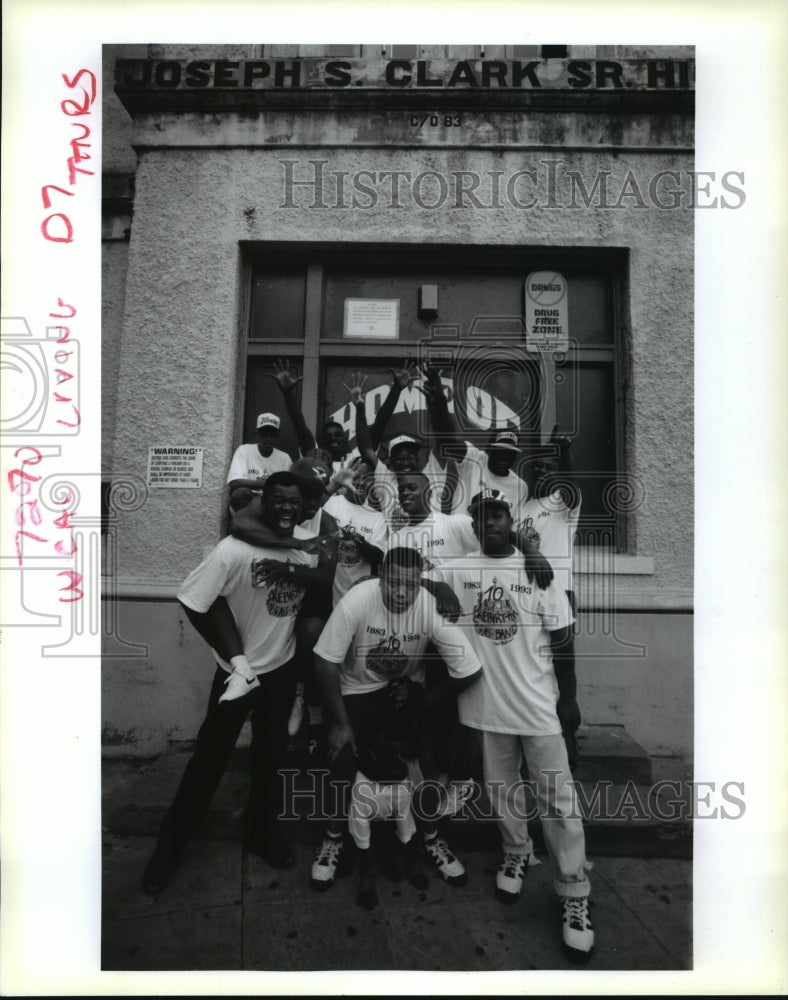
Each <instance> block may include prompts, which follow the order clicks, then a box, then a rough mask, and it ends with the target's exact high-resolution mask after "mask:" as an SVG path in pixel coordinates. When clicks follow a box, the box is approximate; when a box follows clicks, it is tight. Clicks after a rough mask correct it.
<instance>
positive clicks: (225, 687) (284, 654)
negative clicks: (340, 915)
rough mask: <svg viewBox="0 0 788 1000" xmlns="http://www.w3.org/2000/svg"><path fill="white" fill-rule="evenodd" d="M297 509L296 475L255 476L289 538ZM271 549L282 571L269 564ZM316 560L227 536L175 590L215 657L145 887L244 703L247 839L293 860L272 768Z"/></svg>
mask: <svg viewBox="0 0 788 1000" xmlns="http://www.w3.org/2000/svg"><path fill="white" fill-rule="evenodd" d="M301 515H302V494H301V487H300V485H299V480H298V479H297V477H296V476H294V475H293V474H291V473H289V472H276V473H274V474H273V475H272V476H270V477H269V478H268V479H267V480H266V482H265V485H264V486H263V500H262V515H261V516H262V520H263V521H264V523H265V525H266V526H267V527H268V528H269V529H270V530H271V531H272V532H274V533H275V534H276V535H277V536H279V537H281V538H283V539H293V540H294V542H295V540H297V539H299V538H301V537H302V535H303V533H302V531H301V529H300V528H299V527H298V526H297V525H298V522H299V520H300V519H301ZM272 559H275V560H278V562H277V563H276V565H277V566H280V565H281V566H282V567H283V571H281V572H277V573H276V574H272V573H271V572H270V567H271V560H272ZM316 562H317V557H316V556H313V555H310V554H309V553H307V552H304V551H302V550H300V549H297V548H287V549H281V548H280V549H276V550H274V549H267V548H263V547H260V546H254V545H249V544H248V543H246V542H243V541H240V540H239V539H237V538H232V537H227V538H223V539H222V541H221V542H219V544H218V545H217V546H216V548H215V549H214V550H213V551H212V552H211V553H210V554H209V555H208V556H207V557H206V558H205V559H204V560H203V561H202V562H201V563H200V565H199V566H198V567H197V568H196V569H194V570H193V571H192V572H191V573H190V574H189V576H188V577H187V578H186V580H184V582H183V584H182V586H181V588H180V591H179V593H178V600H179V601H180V603H181V606H182V607H183V609H184V611H185V613H186V615H187V616H188V618H189V621H191V623H192V624H193V625H194V627H195V628H196V629H197V631H198V632H199V633H200V635H201V636H202V637H203V639H205V641H206V642H207V643H208V644H209V645H210V646H211V647H212V651H213V653H214V656H215V657H216V660H217V664H218V665H217V668H216V673H215V675H214V679H213V685H212V687H211V693H210V697H209V700H208V710H207V712H206V716H205V720H204V722H203V724H202V726H201V727H200V731H199V733H198V735H197V740H196V745H195V750H194V754H193V755H192V758H191V760H190V761H189V763H188V764H187V765H186V769H185V771H184V774H183V777H182V779H181V783H180V786H179V788H178V791H177V793H176V795H175V799H174V801H173V803H172V806H171V807H170V809H169V811H168V812H167V814H166V815H165V817H164V820H163V822H162V825H161V830H160V832H159V838H158V843H157V845H156V849H155V851H154V852H153V855H152V856H151V858H150V861H149V862H148V865H147V867H146V869H145V874H144V876H143V888H144V890H145V891H146V892H149V893H152V894H157V893H159V892H161V890H162V889H164V887H165V886H166V885H167V883H168V882H169V880H170V878H171V876H172V874H173V872H174V870H175V868H176V866H177V864H178V862H179V861H180V858H181V855H182V854H183V851H184V849H185V847H186V844H187V842H188V841H189V839H190V837H191V836H192V834H193V832H194V830H195V828H196V826H197V824H198V823H199V821H200V820H201V819H202V817H203V816H204V814H205V812H206V811H207V809H208V806H209V805H210V802H211V799H212V797H213V793H214V791H215V790H216V787H217V785H218V784H219V780H220V779H221V777H222V774H223V773H224V770H225V768H226V766H227V762H228V760H229V758H230V754H231V753H232V750H233V747H234V746H235V743H236V740H237V739H238V734H239V733H240V731H241V727H242V726H243V724H244V721H245V720H246V717H247V715H249V713H250V712H251V718H252V744H251V747H250V754H249V770H250V779H251V780H250V789H249V808H248V813H247V823H248V835H249V849H250V850H251V851H252V852H253V853H255V854H259V855H260V856H261V857H262V858H263V859H264V860H266V861H267V862H268V863H269V864H271V865H273V866H274V867H278V868H283V867H289V866H290V865H291V864H292V863H293V857H292V853H291V850H290V847H289V846H288V844H286V843H285V841H284V839H283V838H282V835H281V833H280V831H279V827H278V820H277V817H278V815H279V814H280V813H281V811H282V782H281V779H280V776H279V774H278V771H279V769H280V767H281V766H282V761H283V756H284V753H285V750H286V748H287V739H288V737H287V719H288V715H289V713H290V707H291V705H292V704H293V696H294V693H295V687H296V674H295V671H294V669H293V655H294V650H295V637H294V626H295V621H296V615H297V614H298V611H299V608H300V606H301V600H302V598H303V595H304V584H305V581H306V578H307V576H308V575H311V573H312V567H314V566H315V564H316Z"/></svg>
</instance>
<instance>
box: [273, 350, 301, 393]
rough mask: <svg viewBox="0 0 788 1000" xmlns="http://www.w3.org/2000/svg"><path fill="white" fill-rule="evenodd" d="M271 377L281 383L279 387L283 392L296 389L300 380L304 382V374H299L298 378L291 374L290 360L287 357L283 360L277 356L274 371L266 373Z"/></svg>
mask: <svg viewBox="0 0 788 1000" xmlns="http://www.w3.org/2000/svg"><path fill="white" fill-rule="evenodd" d="M266 374H267V375H268V377H269V378H272V379H273V380H274V381H275V382H278V383H279V388H280V389H281V390H282V392H283V393H284V392H290V390H291V389H294V388H295V387H296V386H297V385H298V383H299V382H303V380H304V376H303V375H299V376H298V378H293V376H292V375H291V374H290V362H289V361H288V359H287V358H285V360H284V361H282V359H281V358H277V359H276V361H275V362H274V370H273V372H267V373H266Z"/></svg>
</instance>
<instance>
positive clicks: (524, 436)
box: [242, 244, 627, 551]
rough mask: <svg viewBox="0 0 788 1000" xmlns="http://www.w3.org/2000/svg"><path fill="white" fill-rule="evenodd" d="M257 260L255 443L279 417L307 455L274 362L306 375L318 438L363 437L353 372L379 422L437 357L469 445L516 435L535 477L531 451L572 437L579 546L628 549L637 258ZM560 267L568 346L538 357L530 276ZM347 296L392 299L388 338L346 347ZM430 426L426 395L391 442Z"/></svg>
mask: <svg viewBox="0 0 788 1000" xmlns="http://www.w3.org/2000/svg"><path fill="white" fill-rule="evenodd" d="M245 250H246V255H247V257H246V259H247V261H248V266H249V275H250V303H251V307H250V318H249V324H248V329H249V340H248V346H247V350H248V357H247V380H246V395H245V406H244V418H243V428H242V436H243V440H247V441H250V440H253V438H254V419H255V415H256V414H257V413H258V412H260V411H261V410H264V409H268V410H273V411H274V412H276V413H278V414H280V416H281V417H282V438H281V442H282V444H281V446H282V447H283V448H285V449H286V450H288V451H290V453H291V454H292V455H293V457H296V455H297V450H296V449H297V444H296V441H295V435H294V434H293V433H292V431H291V429H290V426H289V422H288V420H287V417H286V413H285V410H284V405H283V401H282V399H281V396H280V394H279V391H278V389H277V387H276V385H275V383H274V382H273V381H272V380H271V379H270V378H268V374H270V373H271V372H272V370H273V369H272V366H273V363H274V361H275V359H277V358H280V357H282V358H284V357H287V358H289V360H290V363H291V365H292V366H293V370H294V372H295V373H297V374H298V375H303V376H304V381H303V382H302V383H300V386H299V391H300V401H301V406H302V410H303V412H304V416H305V418H306V421H307V423H308V425H309V426H310V427H311V428H313V429H317V427H318V426H320V425H321V424H322V423H323V422H324V421H325V420H327V419H335V420H338V421H339V422H340V423H343V424H345V426H346V427H347V428H348V431H349V433H350V435H351V438H352V437H353V436H354V423H353V413H352V411H351V408H350V406H349V405H348V396H347V392H346V390H345V389H344V388H343V383H344V384H347V383H348V381H349V376H350V375H351V373H352V372H354V371H362V372H363V373H365V374H366V375H367V383H366V386H365V389H366V391H367V417H368V419H369V420H370V422H371V421H372V419H374V415H375V412H376V411H377V408H378V407H379V406H380V403H381V402H382V400H383V399H384V398H385V395H386V391H387V389H386V387H387V386H388V385H389V384H390V382H391V374H390V368H392V367H399V366H401V365H403V364H404V363H405V362H406V361H408V360H412V361H420V360H421V359H423V358H424V357H425V356H426V355H427V354H429V355H430V356H431V357H432V358H433V360H434V361H435V362H436V363H439V364H440V366H441V367H442V368H443V370H444V384H445V385H446V387H447V392H448V394H449V396H450V398H451V400H452V405H453V406H454V409H455V416H456V419H457V421H458V423H459V424H460V426H461V427H462V429H463V432H464V434H465V436H466V438H467V439H469V440H472V441H473V442H474V443H476V444H477V445H479V446H483V445H484V442H485V441H486V439H487V436H488V434H489V429H490V428H491V427H493V426H497V425H504V424H510V425H514V426H516V427H517V428H518V430H519V432H520V435H521V440H522V442H523V446H524V452H523V459H522V463H521V468H520V471H521V474H522V475H524V476H525V478H528V452H529V449H530V448H532V447H533V446H534V445H537V444H539V443H540V441H541V442H546V441H547V439H548V438H549V436H550V433H551V430H552V428H553V426H554V424H555V423H558V424H559V425H560V427H561V430H562V431H563V432H564V433H567V434H568V435H570V437H571V438H572V441H573V456H574V462H575V472H576V478H577V482H578V486H579V487H580V489H581V491H582V498H583V506H582V513H581V519H580V528H579V541H580V543H581V544H586V545H604V546H614V547H615V548H616V549H617V550H618V551H623V550H624V547H625V540H626V536H625V524H624V522H623V520H622V516H621V515H620V514H619V515H615V514H614V513H613V512H611V510H610V508H609V501H608V499H607V497H608V495H609V492H610V487H611V484H612V483H614V481H615V479H616V476H617V474H618V473H619V472H620V470H622V469H623V468H624V464H623V461H622V456H621V442H622V441H623V434H622V432H621V420H622V413H621V381H622V380H621V359H620V350H621V348H620V344H621V340H622V335H621V327H622V319H621V316H620V315H619V313H620V308H621V307H620V302H621V288H622V287H623V285H624V281H625V277H626V264H627V259H626V252H625V251H621V250H618V251H615V250H609V249H604V250H603V249H591V250H589V249H577V248H567V249H555V248H550V249H547V248H521V249H511V248H484V249H479V248H476V247H452V246H435V245H433V246H427V247H425V246H411V245H409V246H379V245H374V246H368V245H364V246H359V245H356V246H353V245H348V246H346V247H343V248H337V247H336V245H332V246H331V247H327V246H321V245H294V244H287V245H272V244H268V245H266V246H262V247H261V246H257V245H255V246H249V247H246V248H245ZM550 269H552V270H555V271H558V272H560V273H561V274H562V275H563V276H564V278H565V279H566V287H567V302H568V307H567V308H568V328H569V338H570V339H569V347H568V349H567V350H566V351H562V352H552V353H543V352H531V351H528V350H527V349H526V343H525V335H524V319H523V317H524V287H525V280H526V277H527V275H528V274H529V273H531V272H532V271H538V270H550ZM423 286H432V287H433V288H436V289H437V313H435V312H431V311H426V312H425V311H424V310H422V309H420V298H419V295H420V289H422V287H423ZM349 299H355V300H361V302H362V304H370V303H379V302H381V300H382V304H381V305H380V309H382V312H381V315H382V316H383V317H384V320H383V325H382V326H380V327H373V328H372V329H371V332H370V334H369V335H368V336H354V337H352V338H350V337H348V336H346V335H345V334H346V325H345V324H346V318H345V313H346V303H347V300H349ZM392 303H396V307H395V306H393V305H392ZM395 311H396V313H397V320H398V321H397V328H396V337H393V338H392V337H390V336H385V337H384V336H378V335H376V333H377V334H382V333H385V327H386V324H387V323H391V322H393V319H392V318H391V317H392V316H393V315H394V312H395ZM356 332H358V331H356ZM362 332H363V331H362ZM425 419H426V413H425V411H424V409H423V400H422V397H421V394H420V393H419V392H418V390H417V389H416V388H415V387H413V388H412V389H411V390H410V391H408V392H406V393H404V394H403V398H402V399H401V400H400V404H399V406H398V409H397V411H396V412H395V414H394V417H393V418H392V420H391V422H390V424H389V426H388V427H387V432H388V434H389V435H392V436H393V435H394V434H396V433H402V432H407V431H411V432H416V433H424V431H425V430H426V429H427V428H426V427H425ZM387 436H388V435H387Z"/></svg>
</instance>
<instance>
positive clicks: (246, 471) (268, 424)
mask: <svg viewBox="0 0 788 1000" xmlns="http://www.w3.org/2000/svg"><path fill="white" fill-rule="evenodd" d="M279 424H280V420H279V417H277V415H276V414H275V413H261V414H260V415H259V416H258V417H257V443H256V444H242V445H240V447H238V448H236V449H235V454H234V455H233V459H232V461H231V462H230V469H229V471H228V473H227V483H228V485H229V487H230V493H231V494H232V493H233V492H234V491H235V490H237V489H239V488H240V487H244V486H245V487H248V488H249V489H252V490H258V491H259V490H260V489H261V488H262V485H263V483H264V482H265V481H266V479H267V478H268V477H269V476H270V475H272V473H274V472H285V471H286V470H287V469H289V468H290V461H291V459H290V456H289V455H288V454H287V452H284V451H279V449H278V448H275V447H274V445H275V444H276V441H277V439H278V437H279Z"/></svg>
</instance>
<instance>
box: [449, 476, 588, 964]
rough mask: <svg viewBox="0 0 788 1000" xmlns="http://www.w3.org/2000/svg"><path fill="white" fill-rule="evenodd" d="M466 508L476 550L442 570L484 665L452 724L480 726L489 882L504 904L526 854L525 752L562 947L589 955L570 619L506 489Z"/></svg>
mask: <svg viewBox="0 0 788 1000" xmlns="http://www.w3.org/2000/svg"><path fill="white" fill-rule="evenodd" d="M468 513H469V514H470V515H471V518H472V520H473V531H474V533H475V535H476V537H477V538H478V540H479V544H480V546H481V553H480V554H479V555H478V556H477V557H476V558H475V559H473V560H464V561H463V562H461V563H457V564H453V565H449V566H447V567H445V568H443V569H441V571H440V575H441V576H442V577H443V579H444V580H445V582H447V583H448V584H449V585H450V586H451V587H452V588H453V589H454V592H455V593H456V594H457V596H458V597H459V599H460V602H461V604H462V615H461V616H460V619H459V625H460V627H461V628H462V631H463V634H464V635H465V636H466V639H467V642H468V645H469V646H470V648H471V649H472V650H473V652H474V653H475V655H476V656H477V657H478V658H479V660H480V661H481V662H483V663H484V665H485V669H484V671H483V673H482V675H481V678H480V680H479V682H478V683H477V684H475V685H473V686H472V687H469V688H467V689H466V690H464V691H462V692H460V694H459V695H458V706H459V716H460V721H461V722H462V723H463V724H464V725H466V726H470V727H471V728H472V729H477V730H479V732H480V735H481V741H482V755H483V762H484V779H485V784H486V787H487V792H488V794H489V796H490V801H491V803H492V805H493V808H494V809H495V811H496V813H497V815H498V818H499V819H498V824H499V828H500V831H501V835H502V840H503V850H504V856H503V861H502V863H501V866H500V868H499V869H498V873H497V875H496V889H497V892H498V896H499V897H500V898H501V899H502V900H504V901H505V902H516V900H517V899H518V898H519V896H520V892H521V889H522V886H523V881H524V879H525V876H526V872H527V870H528V864H529V859H530V857H531V855H532V853H533V845H532V842H531V839H530V837H529V835H528V827H527V823H526V820H525V819H524V817H525V816H526V815H527V811H526V808H525V800H524V794H523V793H524V788H523V783H522V781H521V778H520V767H521V764H522V760H523V757H525V760H526V761H527V764H528V774H529V780H530V783H531V784H532V786H533V788H534V793H535V797H536V803H537V807H538V809H539V815H540V817H541V821H542V831H543V834H544V838H545V843H546V845H547V849H548V853H549V855H550V860H551V862H552V865H553V884H554V887H555V890H556V892H557V893H558V895H559V897H560V898H561V902H562V907H563V926H562V934H563V940H564V944H565V945H566V946H567V947H568V948H569V949H571V950H572V951H573V952H575V953H581V954H583V955H587V954H589V953H590V952H591V949H592V948H593V945H594V932H593V929H592V927H591V922H590V920H589V917H588V895H589V892H590V890H591V886H590V883H589V880H588V876H587V874H586V864H587V862H586V860H585V837H584V834H583V825H582V821H581V819H580V816H579V812H578V809H577V804H576V801H575V795H574V788H573V785H572V775H571V772H570V770H569V762H568V759H567V752H566V746H565V744H564V739H563V736H562V728H563V727H565V726H568V725H571V724H572V723H573V721H574V719H575V717H576V715H577V702H576V700H575V694H576V692H575V679H574V670H568V669H567V667H566V664H565V662H564V658H563V651H564V649H565V648H566V643H567V640H568V637H569V634H570V628H571V625H572V623H573V621H574V618H573V615H572V611H571V608H570V606H569V601H568V600H567V597H566V594H565V593H564V591H563V590H561V588H559V587H558V586H556V584H555V583H554V582H552V583H551V584H550V586H549V587H547V588H545V589H542V588H539V587H536V586H534V585H533V584H532V583H530V582H529V580H528V577H527V575H526V573H525V571H524V569H523V563H522V557H521V556H520V554H519V552H517V551H516V550H515V548H514V546H513V545H512V543H511V540H510V537H511V531H512V515H511V505H510V503H509V500H508V498H507V496H506V495H505V494H503V493H501V492H500V491H499V490H497V489H491V488H485V489H483V490H481V491H479V492H477V494H476V495H475V496H474V497H473V499H472V501H471V504H470V506H469V507H468Z"/></svg>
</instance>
